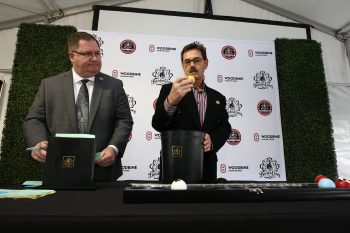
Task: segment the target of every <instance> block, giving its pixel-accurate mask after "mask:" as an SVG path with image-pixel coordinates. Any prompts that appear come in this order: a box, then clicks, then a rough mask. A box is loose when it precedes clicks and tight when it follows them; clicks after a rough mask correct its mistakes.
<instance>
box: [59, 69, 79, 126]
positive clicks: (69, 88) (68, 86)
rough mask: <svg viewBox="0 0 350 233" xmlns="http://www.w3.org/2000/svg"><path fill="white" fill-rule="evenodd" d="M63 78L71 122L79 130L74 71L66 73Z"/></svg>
mask: <svg viewBox="0 0 350 233" xmlns="http://www.w3.org/2000/svg"><path fill="white" fill-rule="evenodd" d="M61 80H62V87H63V93H64V97H63V98H65V100H66V101H65V102H66V105H67V111H68V116H69V120H70V123H71V125H72V129H74V130H75V131H77V130H78V129H77V127H78V126H77V116H76V113H75V101H74V100H75V99H74V88H73V74H72V71H70V72H67V73H66V74H64V77H63V78H62V79H61Z"/></svg>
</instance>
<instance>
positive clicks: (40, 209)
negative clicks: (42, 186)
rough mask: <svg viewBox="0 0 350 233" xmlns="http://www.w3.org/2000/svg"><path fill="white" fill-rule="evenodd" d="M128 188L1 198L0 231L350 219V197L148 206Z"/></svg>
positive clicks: (228, 228) (237, 227)
mask: <svg viewBox="0 0 350 233" xmlns="http://www.w3.org/2000/svg"><path fill="white" fill-rule="evenodd" d="M127 183H128V182H126V181H124V182H116V183H108V184H98V185H99V188H98V189H97V190H95V191H57V192H56V193H55V194H51V195H48V196H45V197H42V198H39V199H35V200H32V199H0V229H11V230H13V231H16V230H29V229H30V230H34V231H35V232H44V231H46V232H55V231H61V232H73V231H75V232H76V231H77V230H78V231H79V232H86V231H87V232H90V231H96V232H164V233H167V232H180V233H184V232H218V233H220V232H257V231H262V232H303V231H304V230H305V229H304V228H305V227H308V228H307V229H312V232H326V231H328V230H332V232H334V231H335V230H338V229H343V228H344V227H345V228H348V227H346V226H347V225H348V222H349V218H350V196H349V198H346V197H342V198H340V199H337V198H334V199H332V198H331V199H315V200H310V199H307V200H300V199H298V200H289V201H288V200H287V201H271V200H270V201H239V200H237V201H234V202H220V203H217V202H215V201H214V202H209V203H147V200H145V201H144V202H143V203H137V204H133V203H124V200H123V191H124V189H125V187H126V185H127ZM198 195H201V193H198ZM303 229H304V230H303ZM1 232H3V230H1ZM4 232H5V231H4Z"/></svg>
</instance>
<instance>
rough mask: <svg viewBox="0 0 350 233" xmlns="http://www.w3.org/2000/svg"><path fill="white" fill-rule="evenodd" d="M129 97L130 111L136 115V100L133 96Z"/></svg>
mask: <svg viewBox="0 0 350 233" xmlns="http://www.w3.org/2000/svg"><path fill="white" fill-rule="evenodd" d="M127 96H128V102H129V107H130V111H131V112H133V113H135V114H136V110H135V109H134V106H135V105H136V100H135V99H134V97H132V96H129V95H127Z"/></svg>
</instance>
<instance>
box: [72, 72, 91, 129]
mask: <svg viewBox="0 0 350 233" xmlns="http://www.w3.org/2000/svg"><path fill="white" fill-rule="evenodd" d="M81 82H82V85H81V87H80V90H79V93H78V98H77V103H76V108H75V109H76V113H77V120H78V130H79V133H88V122H89V91H88V89H87V86H86V83H87V82H89V80H88V79H85V80H84V79H83V80H81Z"/></svg>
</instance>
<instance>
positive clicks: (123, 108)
mask: <svg viewBox="0 0 350 233" xmlns="http://www.w3.org/2000/svg"><path fill="white" fill-rule="evenodd" d="M67 42H68V43H67V44H68V55H69V59H70V61H71V63H72V69H71V70H70V71H68V72H64V73H61V74H58V75H56V76H54V77H49V78H46V79H43V80H42V81H41V84H40V87H39V90H38V92H37V94H36V96H35V99H34V101H33V104H32V106H31V107H30V109H29V112H28V114H27V116H26V118H25V120H24V123H23V130H24V136H25V139H26V142H27V145H28V146H29V147H32V148H35V149H33V150H32V152H31V156H32V158H33V159H35V160H37V161H39V162H45V160H46V150H47V139H48V136H50V135H55V134H56V133H83V134H94V135H95V140H96V151H97V152H100V158H99V159H98V160H96V162H95V170H94V181H115V180H117V179H118V177H120V176H121V175H122V166H121V158H122V156H123V154H124V151H125V148H126V145H127V143H128V141H129V136H130V133H131V130H132V126H133V119H132V117H131V113H130V108H129V104H128V98H127V95H126V93H125V91H124V88H123V83H122V81H120V80H118V79H115V78H113V77H111V76H108V75H106V74H104V73H101V72H100V70H101V66H102V62H101V57H102V56H103V53H102V51H101V48H100V46H99V43H98V41H97V40H96V39H95V37H93V36H92V35H90V34H89V33H86V32H76V33H73V34H72V35H70V36H69V38H68V41H67Z"/></svg>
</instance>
